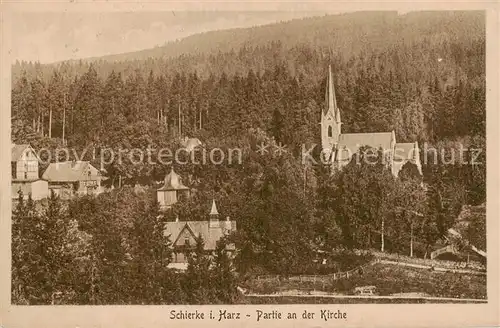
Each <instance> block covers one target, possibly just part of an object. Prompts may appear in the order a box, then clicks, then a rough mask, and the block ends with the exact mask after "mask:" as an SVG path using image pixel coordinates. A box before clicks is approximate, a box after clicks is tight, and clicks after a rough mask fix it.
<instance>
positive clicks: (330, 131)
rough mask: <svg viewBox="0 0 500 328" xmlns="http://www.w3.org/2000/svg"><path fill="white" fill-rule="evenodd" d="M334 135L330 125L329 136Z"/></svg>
mask: <svg viewBox="0 0 500 328" xmlns="http://www.w3.org/2000/svg"><path fill="white" fill-rule="evenodd" d="M332 135H333V132H332V126H331V125H329V126H328V136H329V137H331V136H332Z"/></svg>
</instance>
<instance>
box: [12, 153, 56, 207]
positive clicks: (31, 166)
mask: <svg viewBox="0 0 500 328" xmlns="http://www.w3.org/2000/svg"><path fill="white" fill-rule="evenodd" d="M39 161H40V159H39V158H38V156H37V154H36V152H35V150H34V149H33V148H31V146H30V145H28V144H23V145H12V147H11V160H10V163H11V178H12V183H11V191H12V196H11V197H12V198H13V199H17V198H18V197H19V192H22V193H23V195H24V196H27V195H31V198H32V199H33V200H40V199H43V198H46V197H47V196H48V195H49V189H48V183H47V181H45V180H43V179H40V177H39V173H38V165H39Z"/></svg>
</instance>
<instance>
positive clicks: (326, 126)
mask: <svg viewBox="0 0 500 328" xmlns="http://www.w3.org/2000/svg"><path fill="white" fill-rule="evenodd" d="M341 125H342V122H341V120H340V109H339V108H338V106H337V97H336V95H335V84H334V82H333V74H332V66H331V65H329V66H328V81H327V84H326V92H325V107H324V110H323V112H322V115H321V144H322V148H323V152H324V154H325V155H326V156H327V157H330V155H331V153H332V151H333V149H334V148H335V147H336V145H337V143H338V139H339V136H340V134H341Z"/></svg>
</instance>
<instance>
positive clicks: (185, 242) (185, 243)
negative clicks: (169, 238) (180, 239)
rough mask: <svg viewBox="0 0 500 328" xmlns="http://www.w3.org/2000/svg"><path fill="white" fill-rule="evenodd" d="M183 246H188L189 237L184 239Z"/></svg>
mask: <svg viewBox="0 0 500 328" xmlns="http://www.w3.org/2000/svg"><path fill="white" fill-rule="evenodd" d="M184 245H185V246H189V237H184Z"/></svg>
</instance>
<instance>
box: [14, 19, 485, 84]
mask: <svg viewBox="0 0 500 328" xmlns="http://www.w3.org/2000/svg"><path fill="white" fill-rule="evenodd" d="M484 22H485V17H484V13H482V12H479V11H469V12H464V11H462V12H453V11H449V12H414V13H407V14H404V15H398V13H397V12H357V13H348V14H341V15H326V16H321V17H311V18H304V19H295V20H291V21H287V22H279V23H275V24H269V25H264V26H258V27H252V28H237V29H229V30H220V31H211V32H206V33H200V34H196V35H192V36H189V37H186V38H184V39H181V40H178V41H174V42H168V43H166V44H165V45H163V46H158V47H155V48H152V49H145V50H142V51H137V52H130V53H123V54H116V55H110V56H104V57H95V58H86V59H82V60H81V61H67V62H60V63H55V64H48V65H37V64H35V63H24V62H23V63H16V64H15V65H14V66H13V77H14V79H13V80H16V78H17V77H18V76H19V74H20V72H21V71H22V70H26V71H27V72H28V73H29V75H31V74H35V72H36V70H38V71H40V70H41V71H50V70H51V69H52V68H54V67H61V66H63V67H66V68H65V69H66V70H68V69H69V70H70V71H71V72H72V73H73V74H72V75H73V76H74V75H81V74H83V73H84V72H86V70H87V68H88V64H89V63H93V64H94V65H95V66H96V67H97V68H98V71H99V73H100V74H102V76H107V75H108V74H109V73H110V72H111V70H115V71H120V72H124V74H125V76H126V75H128V74H131V73H132V72H133V71H134V70H135V69H138V68H143V67H144V66H146V67H147V70H148V71H149V70H153V72H155V73H164V74H167V73H168V72H172V71H174V70H189V71H194V70H196V71H197V72H198V74H200V75H202V76H208V75H209V74H210V73H212V74H216V75H219V74H220V73H222V72H225V73H226V74H232V73H234V72H239V73H242V74H246V73H247V72H248V70H249V69H253V70H254V71H258V72H262V71H263V69H264V68H265V67H267V66H269V65H270V64H275V63H276V62H279V61H280V60H288V61H289V62H290V64H289V65H291V66H292V67H295V65H294V64H292V63H293V62H297V65H298V64H300V63H301V62H304V61H307V60H308V59H310V58H311V57H315V56H317V55H318V54H313V53H310V52H307V51H305V52H304V51H301V50H303V48H304V47H307V48H308V49H313V50H314V51H317V52H319V56H320V57H325V56H331V55H332V56H333V57H338V56H340V57H342V58H344V59H345V60H349V59H350V58H352V57H355V56H358V55H360V54H364V53H371V52H379V51H382V50H383V51H387V50H390V49H394V48H395V47H399V46H402V45H404V46H407V47H412V46H415V45H418V44H420V43H424V44H426V45H427V46H428V47H429V49H428V51H429V53H430V54H432V53H434V52H435V51H434V50H436V49H435V48H436V46H437V45H438V44H440V43H443V42H444V43H447V44H451V43H454V42H457V41H460V42H463V43H471V42H477V41H481V40H483V41H484V37H485V29H484V26H485V25H484ZM270 44H272V45H273V46H272V47H269V45H270ZM266 48H267V49H266ZM433 48H434V50H433ZM252 50H255V51H252ZM266 50H267V51H266ZM329 52H331V55H328V53H329ZM222 54H232V57H236V58H235V59H234V58H227V56H225V57H223V58H221V57H220V56H221V55H222ZM434 55H435V56H434V57H435V58H434V60H435V59H437V58H436V57H437V56H439V55H440V54H439V53H434ZM207 56H208V57H207ZM214 64H215V66H216V67H213V66H214ZM68 66H69V68H68ZM303 73H309V72H307V71H303ZM43 75H44V76H46V75H47V74H43Z"/></svg>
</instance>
